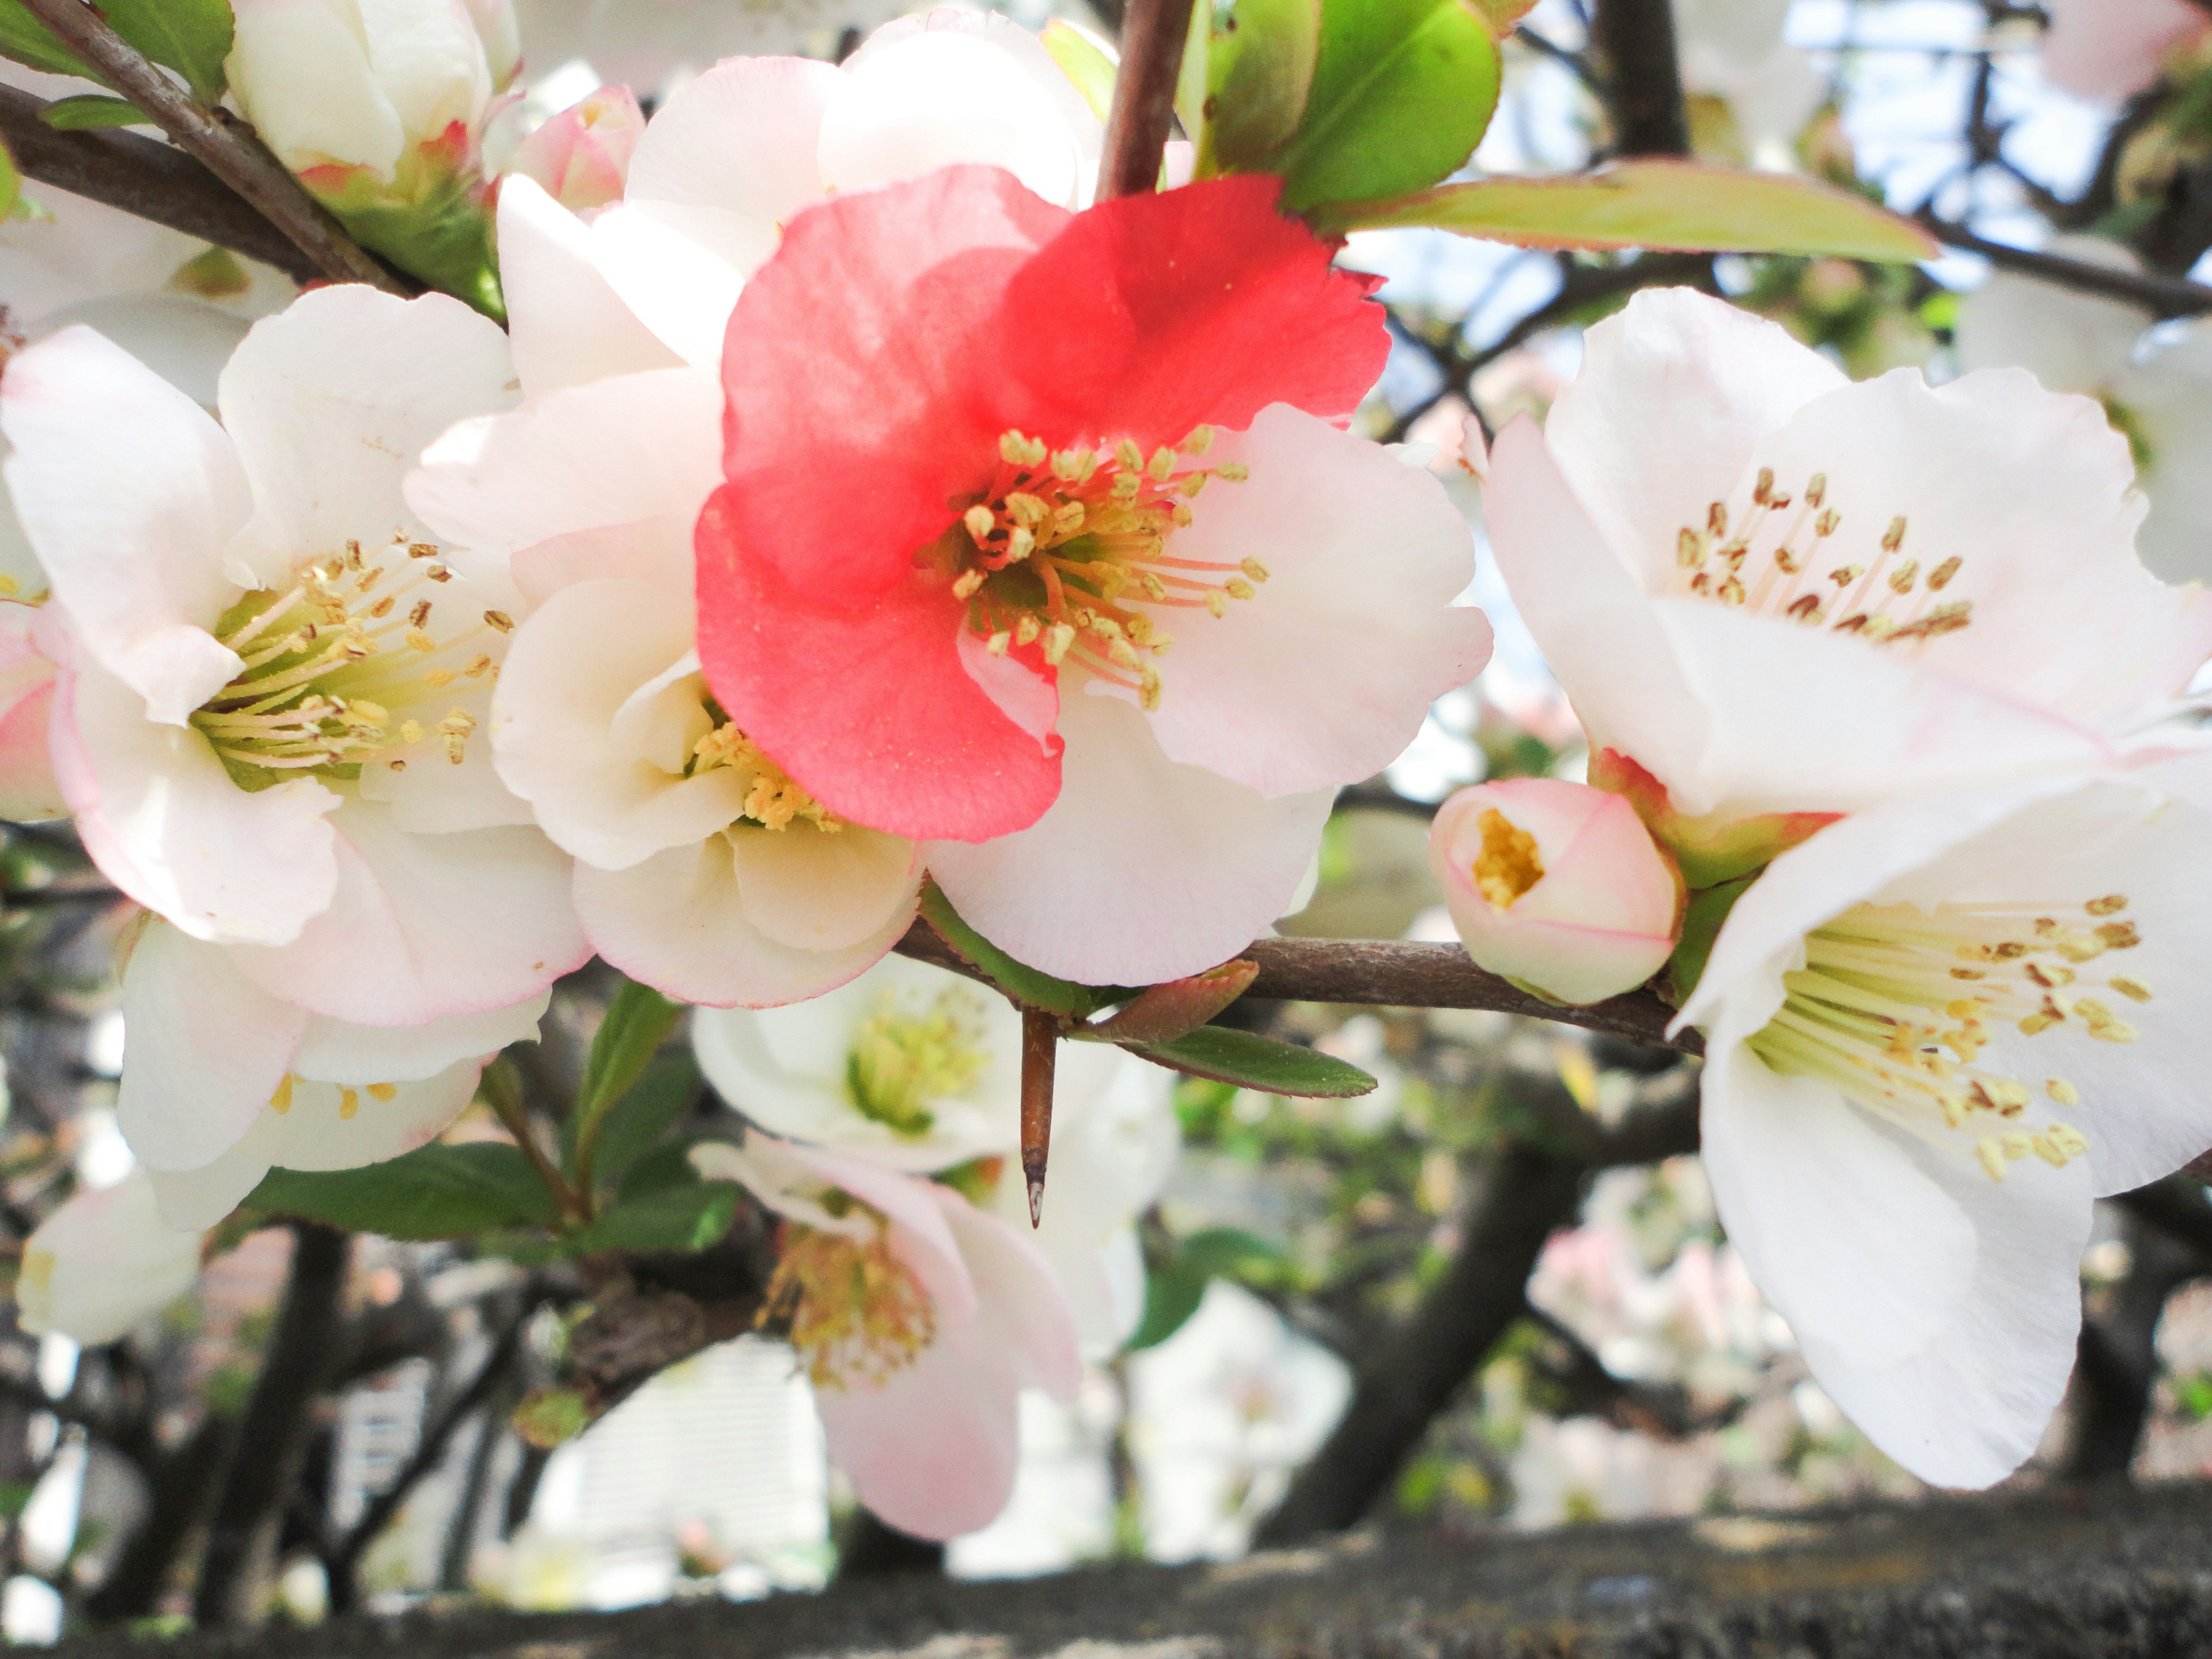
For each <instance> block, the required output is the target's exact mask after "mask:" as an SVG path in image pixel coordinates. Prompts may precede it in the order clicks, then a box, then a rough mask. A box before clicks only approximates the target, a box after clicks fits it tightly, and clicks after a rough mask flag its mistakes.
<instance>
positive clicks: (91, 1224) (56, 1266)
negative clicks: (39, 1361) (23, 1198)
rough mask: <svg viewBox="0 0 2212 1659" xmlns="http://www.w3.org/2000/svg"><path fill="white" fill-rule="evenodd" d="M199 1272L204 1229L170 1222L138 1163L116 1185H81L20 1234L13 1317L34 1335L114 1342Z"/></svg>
mask: <svg viewBox="0 0 2212 1659" xmlns="http://www.w3.org/2000/svg"><path fill="white" fill-rule="evenodd" d="M199 1276H200V1237H199V1234H198V1233H197V1232H195V1231H179V1230H178V1229H177V1228H174V1227H172V1226H169V1225H166V1224H165V1223H164V1222H163V1221H162V1219H161V1211H160V1207H159V1206H158V1204H157V1202H156V1200H155V1194H154V1186H153V1183H152V1182H150V1181H149V1180H148V1179H147V1177H146V1175H145V1173H144V1171H143V1170H132V1171H131V1174H129V1175H128V1176H125V1177H124V1178H123V1179H122V1180H121V1181H120V1182H117V1183H116V1184H115V1185H114V1186H112V1187H102V1188H80V1189H79V1190H78V1192H77V1193H76V1195H75V1196H74V1197H72V1198H71V1199H70V1200H69V1202H68V1203H66V1204H64V1205H63V1206H61V1208H59V1209H58V1210H56V1211H55V1212H53V1213H52V1215H50V1216H48V1217H47V1218H46V1219H45V1220H44V1221H42V1222H40V1224H39V1227H38V1231H35V1232H33V1234H32V1235H31V1236H30V1237H28V1238H27V1239H25V1240H24V1241H23V1253H22V1270H21V1273H20V1274H19V1275H18V1277H17V1279H16V1282H15V1298H16V1310H17V1319H16V1322H17V1324H18V1326H19V1327H20V1328H21V1329H22V1330H23V1331H24V1332H26V1333H27V1334H29V1335H32V1336H44V1335H46V1334H48V1333H50V1332H58V1333H59V1334H62V1335H64V1336H66V1337H69V1338H70V1339H71V1340H75V1341H76V1342H80V1343H82V1344H84V1345H85V1346H88V1347H89V1346H94V1345H96V1344H99V1343H102V1342H112V1341H114V1340H116V1339H118V1337H123V1336H127V1335H129V1334H130V1333H131V1330H132V1329H133V1328H135V1327H136V1326H137V1325H138V1324H139V1323H140V1322H142V1321H143V1320H144V1319H146V1318H148V1317H149V1316H152V1315H154V1314H157V1313H159V1312H160V1311H161V1310H162V1309H163V1308H165V1307H167V1305H168V1304H170V1303H171V1302H173V1301H174V1300H175V1299H176V1298H177V1297H180V1296H182V1295H183V1294H184V1293H185V1291H189V1290H190V1289H191V1287H192V1284H193V1282H194V1281H195V1280H196V1279H198V1278H199Z"/></svg>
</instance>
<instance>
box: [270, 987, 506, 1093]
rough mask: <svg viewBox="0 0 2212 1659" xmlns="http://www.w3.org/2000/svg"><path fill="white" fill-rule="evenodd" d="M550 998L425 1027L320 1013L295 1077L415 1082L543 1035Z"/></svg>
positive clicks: (295, 1064) (295, 1063)
mask: <svg viewBox="0 0 2212 1659" xmlns="http://www.w3.org/2000/svg"><path fill="white" fill-rule="evenodd" d="M549 1000H550V993H547V992H544V991H541V992H539V993H538V994H537V995H536V996H534V997H532V998H531V999H530V1000H527V1001H526V1002H518V1003H516V1004H515V1005H514V1006H513V1007H511V1008H494V1009H491V1010H489V1011H488V1012H484V1013H481V1014H456V1015H454V1016H453V1018H450V1019H434V1020H432V1021H430V1022H429V1023H428V1024H426V1025H349V1024H346V1023H345V1022H344V1021H343V1020H338V1019H329V1018H325V1017H324V1016H322V1015H320V1014H318V1015H316V1016H315V1017H314V1018H312V1019H310V1020H309V1021H308V1022H307V1030H306V1033H305V1034H304V1035H303V1036H301V1039H300V1046H299V1048H298V1049H297V1050H295V1052H294V1054H293V1055H292V1074H293V1075H294V1076H295V1077H297V1078H301V1079H307V1080H309V1081H313V1082H317V1083H349V1084H366V1083H411V1082H417V1081H420V1080H421V1079H424V1078H428V1077H435V1076H436V1075H437V1074H438V1073H441V1072H442V1071H445V1070H446V1069H447V1067H448V1066H453V1065H455V1064H456V1063H458V1062H459V1061H461V1060H471V1059H474V1058H476V1057H477V1056H479V1055H483V1054H495V1053H497V1052H498V1051H499V1050H500V1049H501V1048H506V1047H507V1044H509V1043H510V1042H528V1041H530V1040H531V1039H532V1038H533V1037H535V1036H537V1035H538V1019H539V1018H541V1017H542V1016H543V1015H544V1012H545V1006H546V1004H547V1002H548V1001H549Z"/></svg>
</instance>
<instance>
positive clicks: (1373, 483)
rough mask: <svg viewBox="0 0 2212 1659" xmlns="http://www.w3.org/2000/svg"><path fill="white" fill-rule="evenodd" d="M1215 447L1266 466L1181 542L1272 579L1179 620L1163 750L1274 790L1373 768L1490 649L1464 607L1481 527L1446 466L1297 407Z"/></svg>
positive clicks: (1208, 505) (1230, 489)
mask: <svg viewBox="0 0 2212 1659" xmlns="http://www.w3.org/2000/svg"><path fill="white" fill-rule="evenodd" d="M1217 447H1218V449H1219V451H1220V453H1221V456H1222V459H1225V460H1237V461H1242V462H1243V463H1244V464H1245V465H1246V466H1247V467H1248V468H1249V470H1250V473H1251V476H1250V477H1249V478H1248V479H1246V480H1245V481H1244V482H1243V483H1223V482H1221V481H1220V480H1218V479H1217V480H1215V481H1214V483H1213V485H1212V488H1211V489H1208V490H1207V491H1206V493H1205V494H1204V495H1200V497H1199V498H1198V499H1197V500H1196V501H1194V502H1192V503H1191V512H1192V514H1193V518H1192V522H1191V524H1190V525H1189V526H1188V527H1187V528H1185V529H1182V530H1180V531H1177V532H1175V534H1174V536H1173V538H1172V539H1171V544H1170V549H1169V551H1170V553H1171V554H1172V555H1173V556H1175V557H1176V558H1179V559H1194V560H1199V561H1201V562H1208V563H1216V564H1220V565H1224V566H1226V567H1229V570H1228V574H1231V575H1234V574H1235V573H1236V568H1237V567H1238V566H1240V565H1242V564H1243V562H1245V561H1246V560H1255V561H1257V562H1259V563H1260V564H1261V565H1262V566H1263V567H1264V568H1266V570H1267V572H1268V575H1267V580H1266V581H1265V582H1264V583H1262V584H1261V585H1260V586H1258V588H1257V591H1256V592H1255V596H1254V597H1253V598H1252V599H1249V600H1245V601H1241V602H1232V603H1231V605H1230V606H1229V610H1228V613H1227V614H1226V615H1225V616H1223V617H1218V618H1216V617H1210V616H1208V615H1207V614H1206V612H1205V611H1177V612H1167V613H1164V620H1166V621H1167V624H1168V629H1169V631H1170V632H1172V634H1173V635H1174V636H1175V650H1174V652H1173V653H1172V654H1171V655H1170V656H1168V657H1166V658H1164V659H1162V661H1161V664H1160V671H1161V678H1162V680H1163V683H1164V690H1163V695H1162V697H1161V700H1160V706H1159V708H1158V711H1157V712H1156V713H1154V714H1153V715H1152V730H1153V731H1154V732H1156V733H1158V737H1159V741H1160V747H1161V748H1162V749H1163V750H1165V751H1166V753H1167V754H1168V756H1169V757H1170V758H1171V759H1175V760H1178V761H1182V762H1185V763H1188V764H1191V765H1194V766H1204V767H1208V768H1211V769H1212V770H1214V771H1216V772H1218V773H1220V774H1221V775H1223V776H1224V777H1227V778H1233V779H1235V780H1236V781H1237V782H1239V783H1242V784H1245V785H1248V786H1249V787H1252V788H1255V789H1257V790H1259V791H1260V792H1261V793H1262V794H1266V795H1269V796H1274V795H1287V794H1293V793H1298V792H1300V791H1303V790H1307V789H1320V788H1326V787H1330V786H1332V785H1338V784H1346V783H1356V782H1358V781H1359V780H1360V779H1362V778H1364V777H1370V776H1372V775H1374V774H1375V773H1376V772H1379V771H1381V770H1382V769H1383V768H1384V767H1385V766H1387V765H1389V763H1390V762H1391V761H1393V760H1395V758H1396V757H1398V755H1399V753H1400V752H1401V750H1403V749H1404V748H1405V746H1406V745H1407V744H1408V743H1410V742H1412V741H1413V735H1414V733H1415V732H1419V730H1420V726H1421V721H1422V719H1423V718H1424V716H1425V714H1427V712H1428V707H1429V704H1430V703H1431V702H1433V701H1434V700H1435V699H1436V698H1437V697H1438V696H1442V695H1443V693H1444V692H1446V691H1449V690H1453V689H1454V688H1455V687H1457V686H1461V685H1464V684H1467V683H1468V681H1469V680H1471V679H1473V678H1474V677H1475V675H1476V674H1477V673H1478V672H1480V671H1481V668H1482V665H1483V663H1484V661H1485V660H1486V659H1487V658H1488V657H1489V654H1490V624H1489V623H1488V622H1487V621H1486V619H1485V618H1484V617H1483V616H1482V613H1481V612H1480V611H1474V610H1471V609H1467V610H1459V609H1454V608H1452V601H1453V600H1454V599H1456V598H1458V597H1459V595H1460V594H1461V593H1462V592H1464V591H1465V589H1466V587H1467V585H1468V582H1469V581H1470V580H1473V578H1474V542H1473V540H1472V538H1470V536H1469V534H1468V527H1467V521H1466V520H1464V519H1463V518H1462V516H1461V514H1460V512H1459V509H1458V508H1456V507H1454V506H1453V505H1452V503H1451V501H1450V499H1449V497H1448V496H1446V495H1445V494H1444V491H1443V485H1442V484H1441V483H1439V482H1438V481H1437V478H1436V477H1434V476H1433V475H1432V474H1430V473H1427V472H1419V471H1414V470H1413V469H1412V468H1410V467H1407V466H1404V465H1401V464H1400V463H1399V462H1398V461H1397V460H1395V459H1393V458H1392V457H1391V455H1390V454H1389V452H1388V451H1386V450H1384V449H1383V447H1381V446H1379V445H1376V444H1371V443H1369V442H1367V441H1365V440H1364V439H1360V438H1354V437H1352V436H1351V435H1348V434H1346V433H1343V432H1340V431H1338V430H1337V429H1336V428H1334V427H1333V426H1331V425H1329V424H1328V422H1325V421H1321V420H1317V419H1316V418H1315V417H1314V416H1310V415H1308V414H1306V413H1304V411H1303V410H1296V409H1292V408H1291V407H1290V406H1289V405H1288V404H1275V405H1273V407H1271V408H1268V409H1266V410H1261V413H1260V415H1259V417H1258V418H1257V419H1256V420H1255V421H1254V422H1252V427H1251V429H1250V431H1249V432H1247V433H1231V434H1226V435H1224V436H1223V437H1222V438H1220V439H1219V440H1218V443H1217ZM1210 459H1211V454H1210V453H1209V460H1210Z"/></svg>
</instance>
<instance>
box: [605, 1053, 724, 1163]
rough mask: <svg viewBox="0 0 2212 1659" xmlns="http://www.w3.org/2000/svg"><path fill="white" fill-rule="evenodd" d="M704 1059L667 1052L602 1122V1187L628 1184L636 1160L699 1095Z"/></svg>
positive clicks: (611, 1109)
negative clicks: (626, 1179)
mask: <svg viewBox="0 0 2212 1659" xmlns="http://www.w3.org/2000/svg"><path fill="white" fill-rule="evenodd" d="M700 1087H701V1084H700V1079H699V1063H698V1061H696V1060H694V1059H692V1057H691V1054H690V1050H688V1049H684V1050H680V1051H678V1052H677V1053H674V1054H663V1055H662V1056H661V1057H660V1058H659V1059H658V1060H654V1061H653V1064H652V1065H650V1066H647V1067H646V1068H645V1073H644V1074H643V1075H642V1076H641V1077H640V1078H639V1079H638V1080H637V1081H636V1083H635V1084H634V1085H631V1087H630V1089H629V1092H628V1093H626V1094H625V1095H623V1097H622V1098H621V1099H620V1100H618V1101H617V1102H616V1103H614V1104H613V1105H612V1106H611V1107H609V1108H608V1109H607V1111H606V1115H605V1116H604V1117H602V1118H601V1119H600V1121H599V1146H598V1151H597V1153H596V1155H595V1156H594V1157H593V1158H592V1181H593V1182H594V1183H595V1184H596V1185H597V1186H598V1187H599V1189H600V1190H601V1191H603V1192H604V1191H606V1190H608V1189H610V1188H621V1187H623V1182H624V1180H625V1178H626V1177H627V1176H629V1172H630V1170H631V1169H632V1168H633V1167H634V1166H635V1164H637V1161H638V1160H639V1159H640V1158H643V1157H644V1156H645V1155H646V1154H647V1152H651V1151H653V1148H654V1146H656V1144H657V1143H658V1142H659V1139H660V1138H661V1136H663V1135H664V1134H665V1133H668V1128H669V1126H670V1125H671V1124H672V1123H674V1122H675V1121H676V1120H677V1119H678V1118H679V1117H681V1116H683V1115H684V1113H685V1112H687V1111H689V1110H690V1109H691V1105H692V1103H693V1102H695V1101H696V1100H697V1099H698V1098H699V1090H700Z"/></svg>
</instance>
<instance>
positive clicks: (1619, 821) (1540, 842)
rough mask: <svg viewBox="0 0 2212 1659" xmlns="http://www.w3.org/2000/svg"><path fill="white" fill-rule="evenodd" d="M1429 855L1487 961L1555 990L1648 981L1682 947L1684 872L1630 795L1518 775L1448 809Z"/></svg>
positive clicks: (1467, 939) (1447, 898) (1462, 926)
mask: <svg viewBox="0 0 2212 1659" xmlns="http://www.w3.org/2000/svg"><path fill="white" fill-rule="evenodd" d="M1429 862H1430V865H1431V867H1433V868H1434V869H1435V871H1436V872H1437V878H1438V879H1439V880H1440V881H1442V882H1443V887H1444V902H1445V904H1446V905H1447V906H1448V907H1449V909H1450V911H1451V918H1452V925H1453V926H1454V927H1455V928H1456V929H1457V930H1458V933H1459V936H1460V939H1461V941H1462V943H1463V944H1465V945H1466V946H1467V952H1468V955H1469V956H1470V957H1474V961H1475V964H1476V966H1478V967H1480V968H1485V969H1488V970H1489V971H1490V972H1492V973H1493V974H1499V975H1504V977H1505V978H1507V979H1510V980H1511V981H1513V982H1514V983H1515V984H1516V985H1519V986H1522V987H1524V988H1526V989H1528V990H1530V991H1533V992H1534V993H1536V994H1539V995H1541V996H1544V997H1546V998H1548V999H1550V1000H1553V1001H1554V1002H1563V1003H1571V1004H1577V1005H1579V1004H1585V1003H1592V1002H1601V1001H1602V1000H1605V999H1606V998H1607V997H1609V996H1615V995H1618V994H1620V993H1621V992H1623V991H1627V990H1632V989H1633V988H1634V987H1637V986H1638V985H1641V984H1642V983H1643V982H1644V981H1645V980H1647V979H1649V978H1650V976H1651V975H1653V974H1655V973H1656V972H1658V970H1659V969H1660V968H1661V967H1662V966H1663V965H1664V964H1665V963H1666V961H1667V958H1668V956H1670V955H1671V954H1672V953H1673V951H1674V939H1675V936H1676V933H1677V932H1678V930H1679V928H1680V921H1681V915H1682V898H1683V890H1682V882H1681V878H1680V875H1679V874H1678V873H1677V872H1676V871H1675V869H1674V863H1673V861H1672V860H1669V859H1668V856H1667V855H1666V854H1664V853H1662V852H1661V851H1660V850H1659V848H1658V847H1657V845H1656V843H1655V842H1653V841H1652V839H1651V836H1650V834H1649V832H1647V831H1646V830H1645V829H1644V824H1643V822H1642V820H1640V819H1639V818H1638V817H1637V816H1636V811H1635V809H1634V808H1633V807H1632V806H1631V805H1629V804H1628V802H1627V801H1626V800H1624V799H1621V798H1620V796H1618V795H1613V794H1608V793H1606V792H1605V791H1604V790H1602V789H1593V788H1591V787H1589V786H1588V785H1587V784H1580V783H1562V782H1559V781H1555V780H1553V779H1549V778H1516V779H1511V780H1509V781H1505V782H1502V783H1486V784H1480V785H1478V786H1476V787H1474V788H1472V789H1462V790H1461V791H1460V792H1459V793H1457V794H1455V795H1454V796H1453V797H1452V798H1451V799H1449V800H1448V801H1446V802H1445V803H1444V804H1443V806H1441V807H1440V808H1438V809H1437V817H1436V822H1435V823H1434V824H1433V825H1432V826H1431V829H1430V831H1429Z"/></svg>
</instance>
